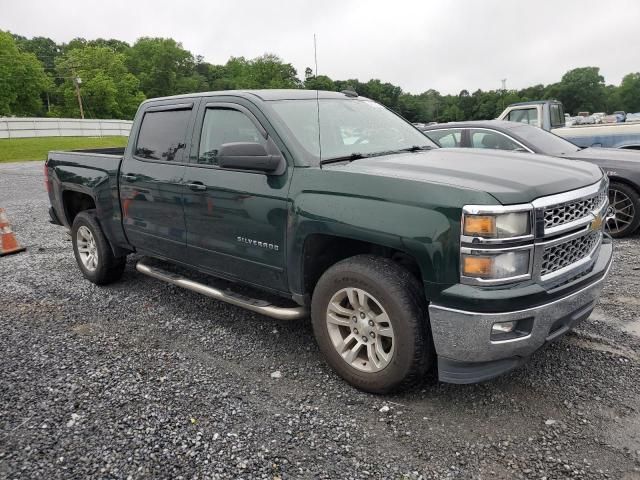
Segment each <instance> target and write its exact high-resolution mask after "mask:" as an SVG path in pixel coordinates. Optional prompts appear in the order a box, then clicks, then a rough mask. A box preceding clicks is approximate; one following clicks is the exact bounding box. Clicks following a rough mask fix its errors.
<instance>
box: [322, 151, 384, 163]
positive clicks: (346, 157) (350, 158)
mask: <svg viewBox="0 0 640 480" xmlns="http://www.w3.org/2000/svg"><path fill="white" fill-rule="evenodd" d="M372 156H374V154H371V153H367V154H366V155H365V154H364V153H358V152H354V153H350V154H349V155H343V156H341V157H333V158H325V159H324V160H320V165H326V164H328V163H337V162H353V161H354V160H360V159H362V158H369V157H372Z"/></svg>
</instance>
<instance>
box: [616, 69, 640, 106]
mask: <svg viewBox="0 0 640 480" xmlns="http://www.w3.org/2000/svg"><path fill="white" fill-rule="evenodd" d="M617 95H618V103H617V105H616V106H617V107H619V108H620V109H624V110H625V111H627V112H640V73H630V74H628V75H625V76H624V78H623V79H622V83H621V84H620V87H619V88H618V91H617Z"/></svg>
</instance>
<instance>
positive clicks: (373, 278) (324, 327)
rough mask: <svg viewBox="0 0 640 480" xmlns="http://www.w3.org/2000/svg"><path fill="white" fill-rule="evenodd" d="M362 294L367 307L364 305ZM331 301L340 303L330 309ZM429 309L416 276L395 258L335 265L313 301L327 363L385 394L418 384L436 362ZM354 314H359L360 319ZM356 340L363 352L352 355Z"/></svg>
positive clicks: (370, 257)
mask: <svg viewBox="0 0 640 480" xmlns="http://www.w3.org/2000/svg"><path fill="white" fill-rule="evenodd" d="M360 292H364V294H362V293H360ZM350 295H351V296H352V297H353V298H354V300H357V302H352V300H351V297H350ZM364 297H366V298H364ZM363 298H364V300H365V301H364V302H362V303H365V307H364V308H362V309H360V308H358V307H359V306H360V305H359V303H358V302H361V301H362V300H363ZM330 303H331V304H332V305H337V306H331V308H330ZM354 304H355V305H354ZM338 310H339V311H338ZM361 310H362V312H361ZM364 311H367V313H365V316H364V317H361V313H364ZM426 312H427V308H426V301H425V299H424V295H423V293H422V291H421V288H420V284H419V282H418V281H417V280H416V279H415V277H413V276H412V275H411V274H410V273H409V272H408V271H407V270H406V269H404V268H403V267H401V266H400V265H398V264H397V263H395V262H393V261H392V260H390V259H387V258H383V257H377V256H374V255H358V256H355V257H351V258H348V259H346V260H342V261H340V262H338V263H336V264H335V265H333V266H332V267H330V268H329V269H328V270H327V271H326V272H325V273H324V274H323V275H322V276H321V277H320V280H319V281H318V283H317V285H316V288H315V290H314V292H313V298H312V302H311V320H312V323H313V331H314V334H315V337H316V341H317V342H318V346H319V347H320V351H321V352H322V353H323V354H324V356H325V358H326V360H327V363H329V365H330V366H331V367H332V368H333V370H334V371H335V372H336V373H337V374H338V375H340V376H341V377H342V378H343V379H345V380H346V381H347V382H348V383H350V384H351V385H353V386H354V387H356V388H358V389H360V390H364V391H366V392H371V393H380V394H382V393H388V392H391V391H394V390H399V389H402V388H406V387H409V386H411V385H412V384H414V383H417V382H419V381H420V380H422V378H423V377H424V375H425V373H426V372H427V370H428V369H429V368H430V367H431V365H433V363H434V348H433V342H432V340H431V333H430V329H429V324H428V318H427V313H426ZM351 313H356V315H355V317H356V320H355V321H354V316H352V315H351ZM384 314H386V315H387V316H386V317H385V316H384ZM330 316H331V318H332V319H331V320H329V317H330ZM345 318H346V319H347V322H345V321H344V320H345ZM386 318H388V320H389V321H388V322H385V321H384V320H385V319H386ZM336 321H337V322H338V323H339V324H334V323H333V322H336ZM387 325H388V326H389V327H390V330H389V328H388V327H387ZM358 328H360V330H358ZM376 332H378V334H376ZM389 334H391V337H389V336H388V335H389ZM350 337H352V338H351V340H350V341H349V342H347V340H349V338H350ZM357 337H360V338H359V339H358V338H357ZM365 338H366V339H367V340H364V339H365ZM361 340H362V341H361ZM365 342H366V343H365ZM357 344H360V345H361V346H360V350H359V351H358V355H357V356H356V357H355V359H353V354H352V352H353V351H355V349H356V347H357ZM338 349H340V350H341V351H342V354H341V353H339V350H338ZM372 351H373V352H374V353H373V355H372V354H371V352H372ZM343 355H344V356H343ZM385 357H386V358H385ZM350 360H351V361H350Z"/></svg>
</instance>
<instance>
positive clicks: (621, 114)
mask: <svg viewBox="0 0 640 480" xmlns="http://www.w3.org/2000/svg"><path fill="white" fill-rule="evenodd" d="M613 114H614V115H615V116H616V117H618V122H626V121H627V114H626V113H625V112H623V111H622V110H617V111H615V112H613Z"/></svg>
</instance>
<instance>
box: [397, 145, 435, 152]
mask: <svg viewBox="0 0 640 480" xmlns="http://www.w3.org/2000/svg"><path fill="white" fill-rule="evenodd" d="M431 149H433V147H432V146H431V145H414V146H413V147H408V148H401V149H400V150H396V152H418V151H420V150H431Z"/></svg>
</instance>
